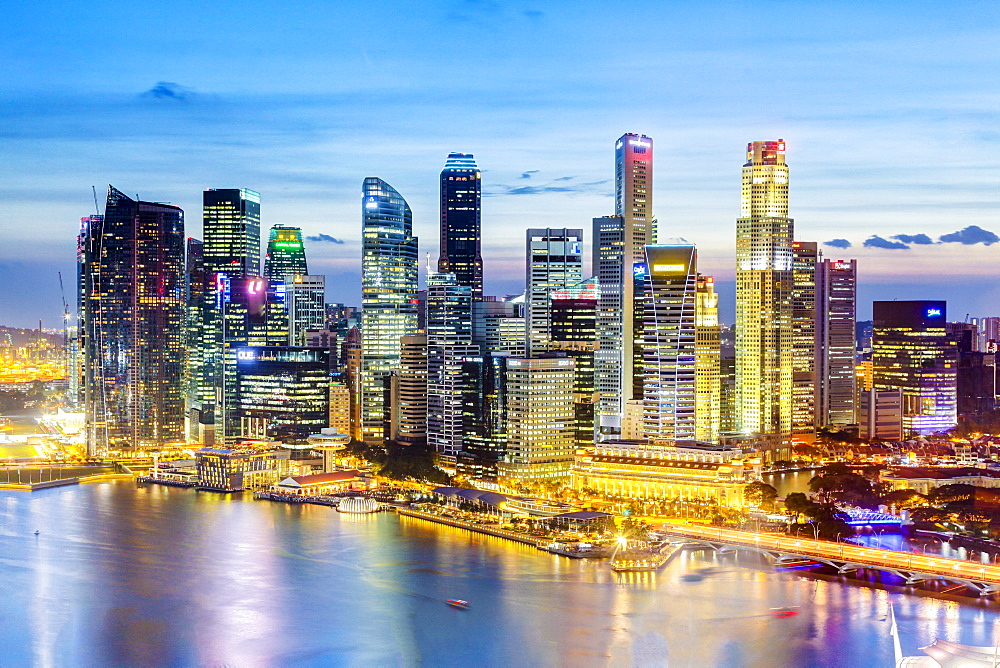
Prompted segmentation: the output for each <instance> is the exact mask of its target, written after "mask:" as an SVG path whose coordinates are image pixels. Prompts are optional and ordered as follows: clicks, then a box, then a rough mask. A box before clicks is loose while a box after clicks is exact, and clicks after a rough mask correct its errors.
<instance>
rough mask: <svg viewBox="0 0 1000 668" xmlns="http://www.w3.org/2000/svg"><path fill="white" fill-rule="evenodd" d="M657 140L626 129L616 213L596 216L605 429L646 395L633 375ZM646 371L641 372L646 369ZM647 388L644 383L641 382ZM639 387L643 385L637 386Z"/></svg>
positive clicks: (598, 369)
mask: <svg viewBox="0 0 1000 668" xmlns="http://www.w3.org/2000/svg"><path fill="white" fill-rule="evenodd" d="M652 207H653V140H652V139H650V138H649V137H647V136H645V135H636V134H625V135H623V136H622V137H621V138H620V139H619V140H618V141H617V142H616V143H615V215H614V216H605V217H602V218H595V219H594V250H593V253H594V255H593V271H594V274H595V275H596V276H597V279H598V281H599V282H600V285H601V295H600V300H599V303H598V311H597V337H598V343H599V346H600V347H599V349H598V350H597V355H596V356H595V362H594V364H595V375H596V380H597V389H598V393H599V394H600V406H599V408H598V415H599V421H600V427H599V432H600V433H601V434H604V435H606V436H613V435H615V434H617V433H619V432H620V430H621V419H622V414H623V410H624V407H625V402H626V401H629V400H632V399H641V398H642V397H641V389H638V388H637V387H636V384H635V383H634V382H633V379H634V378H635V377H636V371H637V370H636V369H634V368H633V357H632V350H633V346H634V338H635V335H634V330H635V322H634V317H635V313H634V309H633V304H634V303H635V281H634V279H633V271H634V269H635V268H636V267H638V266H642V265H643V263H644V262H645V259H646V258H645V247H646V246H647V245H648V244H651V243H653V216H652ZM640 377H641V373H640ZM639 387H640V388H641V383H640V384H639ZM637 390H638V391H637Z"/></svg>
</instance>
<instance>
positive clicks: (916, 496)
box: [879, 489, 927, 508]
mask: <svg viewBox="0 0 1000 668" xmlns="http://www.w3.org/2000/svg"><path fill="white" fill-rule="evenodd" d="M879 500H880V501H881V502H882V503H884V504H885V505H887V506H895V507H897V508H919V507H920V506H924V505H927V497H926V496H924V495H923V494H921V493H920V492H917V491H915V490H912V489H894V490H891V491H889V492H886V493H884V494H882V496H881V498H880V499H879Z"/></svg>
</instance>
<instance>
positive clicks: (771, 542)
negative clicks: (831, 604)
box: [664, 524, 1000, 596]
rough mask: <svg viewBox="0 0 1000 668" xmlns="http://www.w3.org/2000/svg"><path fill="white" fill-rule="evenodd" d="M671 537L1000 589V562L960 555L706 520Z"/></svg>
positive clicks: (845, 568) (985, 591) (671, 530)
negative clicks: (724, 525) (897, 549)
mask: <svg viewBox="0 0 1000 668" xmlns="http://www.w3.org/2000/svg"><path fill="white" fill-rule="evenodd" d="M664 531H665V532H666V533H667V535H669V536H670V537H671V538H675V539H676V538H684V539H688V540H689V541H691V542H695V543H702V544H705V545H709V546H711V547H714V548H723V547H727V546H728V547H740V548H745V549H751V550H755V551H758V552H763V553H765V554H769V555H771V556H772V557H774V558H778V559H780V558H782V557H806V558H810V559H814V560H816V561H818V562H821V563H825V564H828V565H830V566H833V567H834V568H836V569H837V570H838V571H840V572H841V573H846V572H849V571H853V570H857V569H858V568H869V569H873V570H879V571H886V572H889V573H893V574H895V575H898V576H899V577H901V578H903V579H904V580H905V581H906V583H907V584H917V583H920V582H923V581H926V580H933V579H940V580H946V581H949V582H955V583H959V584H963V585H967V586H969V587H972V588H973V589H976V590H977V591H978V592H979V593H980V595H982V596H989V595H992V594H995V593H997V592H1000V567H998V566H990V565H986V564H976V563H972V562H968V561H959V560H957V559H947V558H944V557H932V556H926V555H921V554H914V553H908V552H894V551H892V550H883V549H879V548H872V547H859V546H857V545H852V544H850V543H841V542H837V543H831V542H829V541H822V540H813V539H811V538H798V537H789V536H786V535H774V534H758V533H753V532H748V531H735V530H731V529H722V528H718V527H708V526H702V525H692V524H685V525H676V526H670V527H667V528H665V529H664Z"/></svg>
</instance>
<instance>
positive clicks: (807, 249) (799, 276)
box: [792, 241, 819, 441]
mask: <svg viewBox="0 0 1000 668" xmlns="http://www.w3.org/2000/svg"><path fill="white" fill-rule="evenodd" d="M817 249H818V246H817V244H816V242H815V241H795V242H792V255H793V258H794V260H793V265H792V267H793V268H792V350H793V359H792V432H793V433H795V434H797V435H799V437H800V438H805V440H807V441H808V440H811V438H810V437H807V436H806V435H808V434H814V433H815V431H816V391H817V388H816V381H817V375H816V372H817V365H816V361H817V355H818V354H819V351H818V350H817V348H816V345H817V340H816V332H817V327H818V323H817V320H818V317H819V313H818V311H817V306H818V300H817V295H816V263H817V258H818V257H819V251H818V250H817Z"/></svg>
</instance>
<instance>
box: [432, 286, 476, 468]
mask: <svg viewBox="0 0 1000 668" xmlns="http://www.w3.org/2000/svg"><path fill="white" fill-rule="evenodd" d="M478 354H479V346H476V345H473V343H472V288H470V287H469V286H467V285H459V284H458V280H457V279H456V278H455V275H454V274H431V275H430V276H428V277H427V444H428V445H429V446H430V447H431V448H433V449H434V451H435V452H437V453H438V454H440V455H441V456H443V457H446V458H449V459H452V460H453V459H454V458H455V457H457V455H458V453H459V452H460V451H461V449H462V433H463V427H462V421H463V417H462V411H463V407H462V402H463V394H464V391H465V390H464V385H463V376H462V360H463V359H464V358H466V357H471V356H476V355H478Z"/></svg>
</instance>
